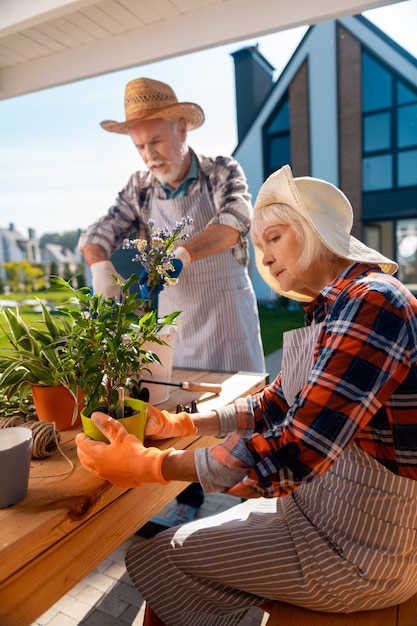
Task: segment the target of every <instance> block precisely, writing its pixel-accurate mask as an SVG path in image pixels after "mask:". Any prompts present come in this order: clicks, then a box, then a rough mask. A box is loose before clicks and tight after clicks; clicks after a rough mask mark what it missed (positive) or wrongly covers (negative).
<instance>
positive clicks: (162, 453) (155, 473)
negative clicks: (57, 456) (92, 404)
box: [75, 412, 173, 489]
mask: <svg viewBox="0 0 417 626" xmlns="http://www.w3.org/2000/svg"><path fill="white" fill-rule="evenodd" d="M91 419H92V420H93V422H94V424H95V425H96V426H97V428H98V429H99V430H101V432H102V433H104V435H105V436H106V437H107V439H108V440H109V441H110V443H109V444H107V443H103V442H101V441H93V440H92V439H90V438H89V437H87V435H85V434H84V433H79V434H78V435H77V436H76V438H75V442H76V444H77V454H78V458H79V459H80V462H81V465H82V466H83V467H84V468H85V469H86V470H88V471H89V472H91V473H92V474H94V475H95V476H97V477H98V478H102V479H103V480H107V481H108V482H110V483H112V484H113V485H117V486H118V487H123V488H125V489H126V488H129V487H138V486H139V485H141V484H142V483H161V484H162V485H166V484H167V483H168V482H169V481H167V480H165V478H164V477H163V475H162V462H163V460H164V458H165V457H166V456H168V455H169V454H170V453H171V452H172V450H173V448H169V449H168V450H158V449H157V448H145V446H144V445H143V444H142V442H141V441H139V439H138V438H137V437H135V436H134V435H130V434H129V433H128V432H127V430H126V429H125V428H124V426H122V425H121V424H120V423H119V422H118V421H117V420H114V419H113V418H112V417H109V416H108V415H106V414H105V413H99V412H96V413H93V415H92V417H91Z"/></svg>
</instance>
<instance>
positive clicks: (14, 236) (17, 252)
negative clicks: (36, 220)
mask: <svg viewBox="0 0 417 626" xmlns="http://www.w3.org/2000/svg"><path fill="white" fill-rule="evenodd" d="M16 261H17V262H19V261H28V262H29V263H31V264H32V265H36V264H38V263H41V251H40V247H39V241H38V240H37V239H36V236H35V232H34V230H33V229H31V228H29V229H28V236H27V237H24V236H23V235H22V234H21V233H20V232H19V231H17V230H16V229H15V227H14V224H12V223H10V224H9V226H8V228H0V272H1V274H0V276H1V278H3V279H5V278H6V275H5V270H4V268H3V263H10V262H16Z"/></svg>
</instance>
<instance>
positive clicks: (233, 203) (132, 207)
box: [78, 151, 252, 265]
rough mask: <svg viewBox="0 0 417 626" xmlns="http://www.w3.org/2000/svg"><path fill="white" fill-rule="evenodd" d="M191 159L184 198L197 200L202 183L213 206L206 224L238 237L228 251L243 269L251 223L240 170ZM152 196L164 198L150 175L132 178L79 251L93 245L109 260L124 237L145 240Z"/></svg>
mask: <svg viewBox="0 0 417 626" xmlns="http://www.w3.org/2000/svg"><path fill="white" fill-rule="evenodd" d="M191 152H192V151H191ZM192 153H193V154H195V153H194V152H192ZM195 156H196V158H197V160H198V165H199V168H198V178H197V179H196V180H193V181H192V182H191V184H190V186H189V187H188V190H187V195H188V196H192V195H196V198H198V194H199V193H200V191H201V185H202V182H203V181H205V183H206V186H207V188H208V189H209V192H210V195H211V197H212V199H213V204H214V214H213V218H212V219H211V221H210V223H211V224H224V225H226V226H231V227H232V228H235V229H236V230H238V231H239V232H240V233H241V236H240V238H239V241H238V243H237V244H236V245H235V246H234V247H233V249H232V250H233V255H234V257H235V259H236V260H237V261H238V262H239V263H241V264H242V265H247V264H248V241H247V234H248V232H249V228H250V224H251V219H252V204H251V195H250V194H249V193H248V186H247V182H246V178H245V175H244V173H243V170H242V168H241V166H240V165H239V163H238V162H237V161H236V159H234V158H233V157H223V156H218V157H215V158H210V157H204V156H201V155H197V154H195ZM155 194H156V196H157V197H158V198H166V192H165V190H164V188H163V186H162V185H161V183H160V182H159V181H158V179H157V178H155V176H154V175H153V174H152V173H151V172H150V171H147V170H144V171H138V172H135V173H134V174H132V176H131V177H130V178H129V180H128V183H127V185H126V186H125V187H124V188H123V189H122V191H120V193H119V195H118V197H117V199H116V201H115V203H114V204H113V206H111V207H110V209H109V210H108V212H107V214H106V215H104V216H103V217H101V218H100V219H99V220H98V221H97V222H95V223H94V224H91V226H89V227H88V229H87V231H86V233H84V234H82V235H81V238H80V241H79V244H78V246H79V249H80V250H82V249H83V248H84V246H85V245H86V244H89V243H95V244H99V245H101V246H102V247H103V248H105V250H106V252H107V254H108V255H109V256H111V254H112V253H113V252H114V251H115V250H117V249H118V248H120V246H121V245H122V243H123V239H125V238H127V237H131V236H132V235H133V236H134V237H135V238H138V239H149V232H148V227H147V223H148V220H149V219H150V218H151V217H152V198H153V197H154V195H155Z"/></svg>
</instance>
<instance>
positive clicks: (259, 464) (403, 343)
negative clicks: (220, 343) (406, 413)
mask: <svg viewBox="0 0 417 626" xmlns="http://www.w3.org/2000/svg"><path fill="white" fill-rule="evenodd" d="M395 299H396V296H395V293H394V292H393V291H391V292H390V291H389V287H387V286H386V285H384V284H383V283H382V287H380V286H377V287H376V288H369V285H366V284H364V285H361V286H358V285H353V286H352V288H351V290H350V292H349V294H344V296H342V297H339V299H338V300H336V302H335V303H334V304H333V306H332V308H331V310H330V313H329V314H328V316H327V318H326V320H325V324H324V325H323V329H322V331H321V334H320V336H319V338H318V342H317V345H316V351H315V357H314V365H313V368H312V371H311V372H310V376H309V379H308V381H307V383H306V385H305V386H304V387H303V388H302V389H301V390H300V392H299V394H298V395H297V396H296V399H295V402H294V404H293V405H292V406H291V407H289V408H288V410H287V412H286V413H283V409H284V408H285V404H283V398H282V390H281V389H280V387H279V385H275V386H274V385H272V386H270V387H267V388H266V389H265V390H264V391H263V392H261V393H260V394H255V395H254V396H252V397H251V398H252V400H251V403H249V402H247V403H246V405H245V407H244V413H248V412H249V413H252V414H253V419H254V421H255V429H254V432H253V434H252V435H251V436H250V437H246V438H245V437H240V436H239V435H231V436H229V437H228V438H227V439H226V440H225V441H224V442H222V443H220V444H218V445H216V446H213V447H212V448H210V454H212V455H213V457H214V458H215V459H216V460H217V461H218V462H219V463H220V464H222V465H225V466H226V467H230V468H233V467H239V468H240V469H242V465H246V467H247V473H246V475H245V477H244V478H243V479H242V480H241V481H239V482H238V483H236V484H235V485H234V486H233V487H231V488H230V489H229V490H228V493H230V494H232V495H237V496H241V497H256V496H259V495H262V496H265V497H273V496H282V495H285V494H287V493H289V492H290V491H292V490H294V489H296V488H297V487H298V486H299V485H301V484H303V483H306V482H309V481H311V480H312V479H314V478H315V477H317V476H318V475H321V474H323V473H324V472H325V471H327V470H328V468H329V467H330V466H331V465H332V463H334V462H335V461H336V460H337V459H338V457H339V456H340V454H341V453H342V452H343V450H344V449H345V448H346V446H347V445H349V443H351V442H352V441H354V439H355V436H356V435H357V434H358V432H360V431H361V429H363V428H364V427H365V426H366V425H367V424H368V423H369V421H370V420H371V419H372V417H373V416H374V415H375V413H376V412H377V411H378V410H379V409H380V408H381V407H382V406H383V404H384V403H385V402H386V401H387V399H388V398H389V397H390V396H391V395H392V393H393V392H394V391H395V389H396V388H397V387H398V386H399V385H400V383H401V382H402V381H403V380H404V379H405V378H406V376H407V374H408V372H409V369H410V338H409V335H408V332H407V323H406V320H405V315H404V312H403V311H402V310H401V307H400V306H397V304H396V303H395ZM277 382H278V381H277ZM241 411H242V404H241V403H239V404H238V406H237V418H238V421H239V413H240V412H241ZM248 454H249V457H248ZM248 458H250V462H248Z"/></svg>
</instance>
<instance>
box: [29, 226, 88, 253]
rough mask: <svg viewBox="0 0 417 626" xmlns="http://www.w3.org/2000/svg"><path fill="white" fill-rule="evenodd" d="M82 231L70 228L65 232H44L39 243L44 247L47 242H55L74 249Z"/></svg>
mask: <svg viewBox="0 0 417 626" xmlns="http://www.w3.org/2000/svg"><path fill="white" fill-rule="evenodd" d="M80 232H81V231H80V230H69V231H67V232H65V233H44V234H43V235H42V236H41V238H40V239H39V244H40V246H41V248H43V247H44V246H45V244H46V243H55V244H57V245H59V246H62V247H63V248H69V249H70V250H73V251H74V250H75V249H76V247H77V243H78V239H79V238H80Z"/></svg>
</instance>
